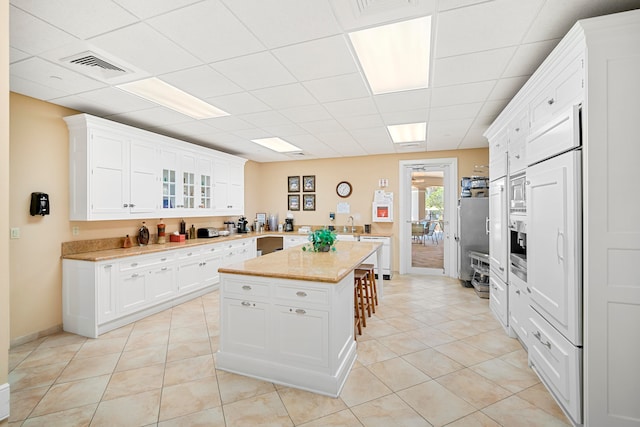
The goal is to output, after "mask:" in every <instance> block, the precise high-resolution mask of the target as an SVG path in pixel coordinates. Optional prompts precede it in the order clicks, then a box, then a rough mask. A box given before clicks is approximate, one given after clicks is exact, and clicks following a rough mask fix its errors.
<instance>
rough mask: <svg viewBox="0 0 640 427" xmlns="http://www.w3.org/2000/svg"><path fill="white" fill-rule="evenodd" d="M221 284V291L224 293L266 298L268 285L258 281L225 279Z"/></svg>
mask: <svg viewBox="0 0 640 427" xmlns="http://www.w3.org/2000/svg"><path fill="white" fill-rule="evenodd" d="M223 286H224V287H223V292H224V293H225V294H233V295H237V296H239V297H247V298H249V297H251V298H260V297H262V298H266V297H268V296H269V286H268V285H263V284H260V283H251V282H244V281H234V280H225V281H224V284H223Z"/></svg>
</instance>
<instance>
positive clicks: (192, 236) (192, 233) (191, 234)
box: [189, 224, 196, 239]
mask: <svg viewBox="0 0 640 427" xmlns="http://www.w3.org/2000/svg"><path fill="white" fill-rule="evenodd" d="M195 238H196V228H195V227H194V226H193V224H191V228H190V229H189V239H195Z"/></svg>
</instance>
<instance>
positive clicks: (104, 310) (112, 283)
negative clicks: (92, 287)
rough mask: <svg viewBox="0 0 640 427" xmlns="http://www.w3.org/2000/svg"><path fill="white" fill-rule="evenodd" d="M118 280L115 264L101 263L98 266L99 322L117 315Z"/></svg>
mask: <svg viewBox="0 0 640 427" xmlns="http://www.w3.org/2000/svg"><path fill="white" fill-rule="evenodd" d="M116 280H117V273H116V268H115V266H114V265H113V264H101V265H100V266H99V267H98V301H97V306H98V324H101V323H104V322H107V321H109V320H111V319H114V318H115V317H116V316H117V311H116V307H117V306H116V295H117V294H116Z"/></svg>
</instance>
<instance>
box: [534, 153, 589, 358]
mask: <svg viewBox="0 0 640 427" xmlns="http://www.w3.org/2000/svg"><path fill="white" fill-rule="evenodd" d="M580 153H581V152H580V151H571V152H568V153H565V154H563V155H560V156H557V157H554V158H552V159H549V160H546V161H544V162H542V163H538V164H536V165H534V166H530V167H529V168H528V169H527V180H528V181H529V184H528V186H527V201H528V202H527V203H528V209H527V219H528V231H527V244H528V247H527V252H528V253H530V254H532V256H530V257H528V259H527V283H528V286H529V289H531V304H532V306H533V308H534V309H535V310H536V311H538V312H539V313H540V314H541V315H542V316H543V317H544V318H545V319H547V320H548V321H549V322H550V323H551V324H552V325H553V326H554V327H555V328H556V329H558V331H560V333H561V334H562V335H564V336H565V337H566V338H567V339H568V340H569V341H571V342H572V343H573V344H574V345H580V344H581V343H582V333H581V330H582V329H581V325H582V320H581V319H582V313H581V306H582V304H581V301H582V285H581V274H579V271H580V270H579V269H580V268H581V265H580V264H581V263H580V254H581V253H582V244H581V238H580V236H581V233H580V217H581V214H580V212H581V211H580V209H579V202H580V185H579V182H580V181H579V180H580Z"/></svg>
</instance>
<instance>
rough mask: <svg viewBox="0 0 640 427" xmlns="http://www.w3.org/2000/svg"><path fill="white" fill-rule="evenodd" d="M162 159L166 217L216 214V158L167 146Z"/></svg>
mask: <svg viewBox="0 0 640 427" xmlns="http://www.w3.org/2000/svg"><path fill="white" fill-rule="evenodd" d="M160 159H161V160H160V162H161V165H162V172H161V175H162V209H161V210H162V211H163V214H164V216H165V217H176V216H191V217H197V216H203V215H213V208H212V206H213V202H212V189H213V169H212V168H213V156H207V155H206V154H203V153H197V152H191V151H189V150H186V149H184V148H183V149H175V147H165V148H164V149H162V151H161V154H160Z"/></svg>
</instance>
